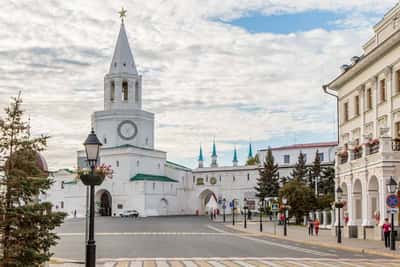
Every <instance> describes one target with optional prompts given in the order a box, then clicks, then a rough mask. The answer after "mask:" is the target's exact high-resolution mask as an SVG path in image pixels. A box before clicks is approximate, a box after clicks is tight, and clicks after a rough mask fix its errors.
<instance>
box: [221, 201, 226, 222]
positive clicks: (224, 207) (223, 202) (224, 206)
mask: <svg viewBox="0 0 400 267" xmlns="http://www.w3.org/2000/svg"><path fill="white" fill-rule="evenodd" d="M222 210H223V211H224V215H223V217H224V222H225V220H226V218H225V210H226V199H225V198H224V199H223V200H222Z"/></svg>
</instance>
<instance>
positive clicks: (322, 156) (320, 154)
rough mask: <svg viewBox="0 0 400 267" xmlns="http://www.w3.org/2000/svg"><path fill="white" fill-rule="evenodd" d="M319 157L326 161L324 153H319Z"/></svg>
mask: <svg viewBox="0 0 400 267" xmlns="http://www.w3.org/2000/svg"><path fill="white" fill-rule="evenodd" d="M318 158H319V160H320V161H321V162H322V161H324V153H318Z"/></svg>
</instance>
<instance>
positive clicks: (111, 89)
mask: <svg viewBox="0 0 400 267" xmlns="http://www.w3.org/2000/svg"><path fill="white" fill-rule="evenodd" d="M114 99H115V82H114V81H111V84H110V100H111V101H114Z"/></svg>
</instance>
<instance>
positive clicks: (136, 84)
mask: <svg viewBox="0 0 400 267" xmlns="http://www.w3.org/2000/svg"><path fill="white" fill-rule="evenodd" d="M135 102H136V103H138V102H139V82H138V81H136V82H135Z"/></svg>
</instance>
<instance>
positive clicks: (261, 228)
mask: <svg viewBox="0 0 400 267" xmlns="http://www.w3.org/2000/svg"><path fill="white" fill-rule="evenodd" d="M259 206H260V232H262V231H263V225H262V212H263V210H264V200H261V201H260V202H259Z"/></svg>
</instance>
